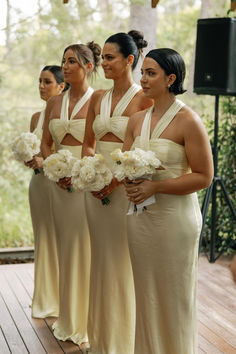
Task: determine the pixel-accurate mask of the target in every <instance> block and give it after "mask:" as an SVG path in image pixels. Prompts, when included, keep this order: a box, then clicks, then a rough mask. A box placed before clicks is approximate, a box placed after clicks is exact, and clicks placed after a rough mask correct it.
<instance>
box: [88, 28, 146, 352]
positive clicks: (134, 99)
mask: <svg viewBox="0 0 236 354" xmlns="http://www.w3.org/2000/svg"><path fill="white" fill-rule="evenodd" d="M144 46H146V41H144V40H143V36H142V35H141V34H140V33H139V32H136V31H131V32H129V34H126V33H117V34H115V35H113V36H111V37H109V38H108V39H107V40H106V42H105V45H104V47H103V51H102V58H103V62H102V67H103V70H104V73H105V77H106V78H107V79H111V80H113V82H114V85H113V87H112V88H111V89H110V90H108V91H105V90H98V91H96V92H95V93H94V94H93V96H92V98H91V103H90V106H89V112H88V116H87V122H86V129H85V138H84V144H83V155H94V153H95V152H96V153H101V154H102V155H103V156H104V157H105V159H106V162H107V165H108V166H110V167H111V165H112V160H111V156H110V153H111V152H112V151H113V150H114V149H116V148H121V146H122V143H123V140H124V136H125V130H126V126H127V122H128V119H129V116H130V115H131V114H133V113H135V112H137V111H139V110H142V109H144V108H147V107H149V106H150V105H151V104H152V101H151V100H150V99H147V98H145V97H144V95H143V93H142V90H141V87H140V86H138V85H136V84H135V83H134V82H133V79H132V69H134V67H135V65H136V63H137V61H138V57H139V52H140V50H141V49H142V48H143V47H144ZM105 197H108V198H109V200H110V204H109V205H102V203H101V200H102V199H103V198H105ZM85 198H86V212H87V217H88V224H89V231H90V239H91V281H90V298H89V317H88V336H89V343H90V346H91V348H90V352H91V353H92V354H121V353H122V354H133V352H134V325H135V308H134V307H135V301H134V288H133V277H132V271H131V264H130V258H129V252H128V244H127V238H126V223H125V214H126V212H127V206H128V203H127V200H126V197H125V190H124V187H123V186H122V185H121V184H120V183H118V182H117V180H116V179H113V181H112V182H111V184H110V185H109V186H107V187H105V188H104V189H103V190H102V191H100V192H97V193H86V196H85Z"/></svg>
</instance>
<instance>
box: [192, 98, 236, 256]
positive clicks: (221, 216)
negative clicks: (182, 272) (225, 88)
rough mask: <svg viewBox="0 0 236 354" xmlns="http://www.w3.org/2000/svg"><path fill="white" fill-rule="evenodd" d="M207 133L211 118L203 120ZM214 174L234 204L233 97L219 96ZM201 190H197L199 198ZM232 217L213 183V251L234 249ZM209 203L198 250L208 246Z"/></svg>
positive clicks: (235, 121) (235, 236)
mask: <svg viewBox="0 0 236 354" xmlns="http://www.w3.org/2000/svg"><path fill="white" fill-rule="evenodd" d="M207 125H208V126H207V129H208V133H209V135H210V137H213V130H214V122H213V121H212V120H211V121H209V120H208V121H207ZM218 149H219V152H218V173H217V174H218V176H219V177H221V178H222V180H223V182H224V184H225V187H226V190H227V193H228V195H229V197H230V199H231V201H232V202H233V205H234V207H235V200H236V198H235V197H236V183H235V182H236V173H235V172H236V97H229V96H228V97H221V98H220V112H219V134H218ZM204 194H205V191H201V192H200V193H199V197H200V202H202V200H203V197H204ZM235 225H236V223H235V220H234V219H233V216H232V214H231V211H230V209H229V207H228V205H227V203H226V201H225V198H224V195H223V191H222V190H221V189H220V187H219V185H218V186H217V217H216V230H217V239H216V251H217V252H220V253H221V252H222V253H223V252H224V253H228V254H230V253H233V252H235V250H236V232H235V231H236V228H235ZM210 227H211V204H210V206H209V210H208V215H207V219H206V225H205V228H204V236H203V237H204V239H203V243H202V251H206V252H207V251H208V250H209V244H208V242H209V240H210V236H211V229H210Z"/></svg>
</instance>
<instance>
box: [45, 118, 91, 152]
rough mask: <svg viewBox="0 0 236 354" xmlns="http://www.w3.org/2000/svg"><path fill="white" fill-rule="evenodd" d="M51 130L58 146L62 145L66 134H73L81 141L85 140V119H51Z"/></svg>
mask: <svg viewBox="0 0 236 354" xmlns="http://www.w3.org/2000/svg"><path fill="white" fill-rule="evenodd" d="M49 130H50V133H51V135H52V138H53V140H54V142H55V144H56V146H58V145H60V143H61V142H62V140H63V138H64V137H65V135H66V134H71V135H72V136H73V137H74V138H75V139H76V140H78V141H80V142H81V143H82V142H83V140H84V130H85V119H72V120H68V121H66V120H62V119H57V118H54V119H51V120H50V123H49Z"/></svg>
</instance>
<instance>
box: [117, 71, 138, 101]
mask: <svg viewBox="0 0 236 354" xmlns="http://www.w3.org/2000/svg"><path fill="white" fill-rule="evenodd" d="M133 82H134V80H133V78H132V75H131V74H130V75H128V76H127V75H126V76H125V77H120V78H118V79H115V80H114V86H113V87H114V88H113V94H115V95H119V96H123V95H124V94H125V93H126V91H127V90H128V89H129V88H130V86H131V85H132V84H133Z"/></svg>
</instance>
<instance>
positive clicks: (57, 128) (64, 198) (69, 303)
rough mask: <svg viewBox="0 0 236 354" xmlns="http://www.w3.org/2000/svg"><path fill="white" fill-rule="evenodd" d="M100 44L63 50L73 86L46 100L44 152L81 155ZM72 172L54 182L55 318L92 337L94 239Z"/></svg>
mask: <svg viewBox="0 0 236 354" xmlns="http://www.w3.org/2000/svg"><path fill="white" fill-rule="evenodd" d="M100 53H101V49H100V47H99V45H98V44H95V43H93V42H90V43H88V44H87V45H84V44H74V45H70V46H69V47H67V48H66V49H65V51H64V54H63V64H62V68H63V72H64V76H65V81H66V82H67V83H69V84H70V88H69V90H68V91H67V92H66V93H65V94H62V95H60V96H57V97H53V98H52V99H51V100H50V101H49V102H48V105H47V108H46V114H45V126H44V133H43V139H42V153H43V156H44V158H46V157H48V156H49V155H50V154H51V150H50V146H51V144H52V142H54V144H55V149H56V151H58V150H59V149H66V150H69V151H71V153H72V154H73V156H75V157H77V158H80V157H81V148H82V143H83V138H84V128H85V117H86V115H87V110H88V105H89V101H90V97H91V94H92V92H93V89H92V88H91V87H89V85H88V76H89V75H91V74H92V73H93V72H95V71H96V68H97V66H98V64H99V57H100ZM69 185H70V178H65V179H61V180H60V181H59V182H58V183H54V185H53V189H52V192H53V198H52V207H53V216H54V222H55V230H56V240H57V247H58V259H59V289H60V305H59V317H58V319H57V321H56V322H55V323H54V324H53V329H54V335H55V336H56V337H57V338H58V339H60V340H63V341H65V340H71V341H73V342H74V343H77V344H79V345H80V344H81V343H83V342H87V315H88V301H89V274H90V240H89V233H88V227H87V219H86V214H85V208H84V193H83V192H75V191H72V192H71V193H69V192H68V191H67V188H68V186H69Z"/></svg>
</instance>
